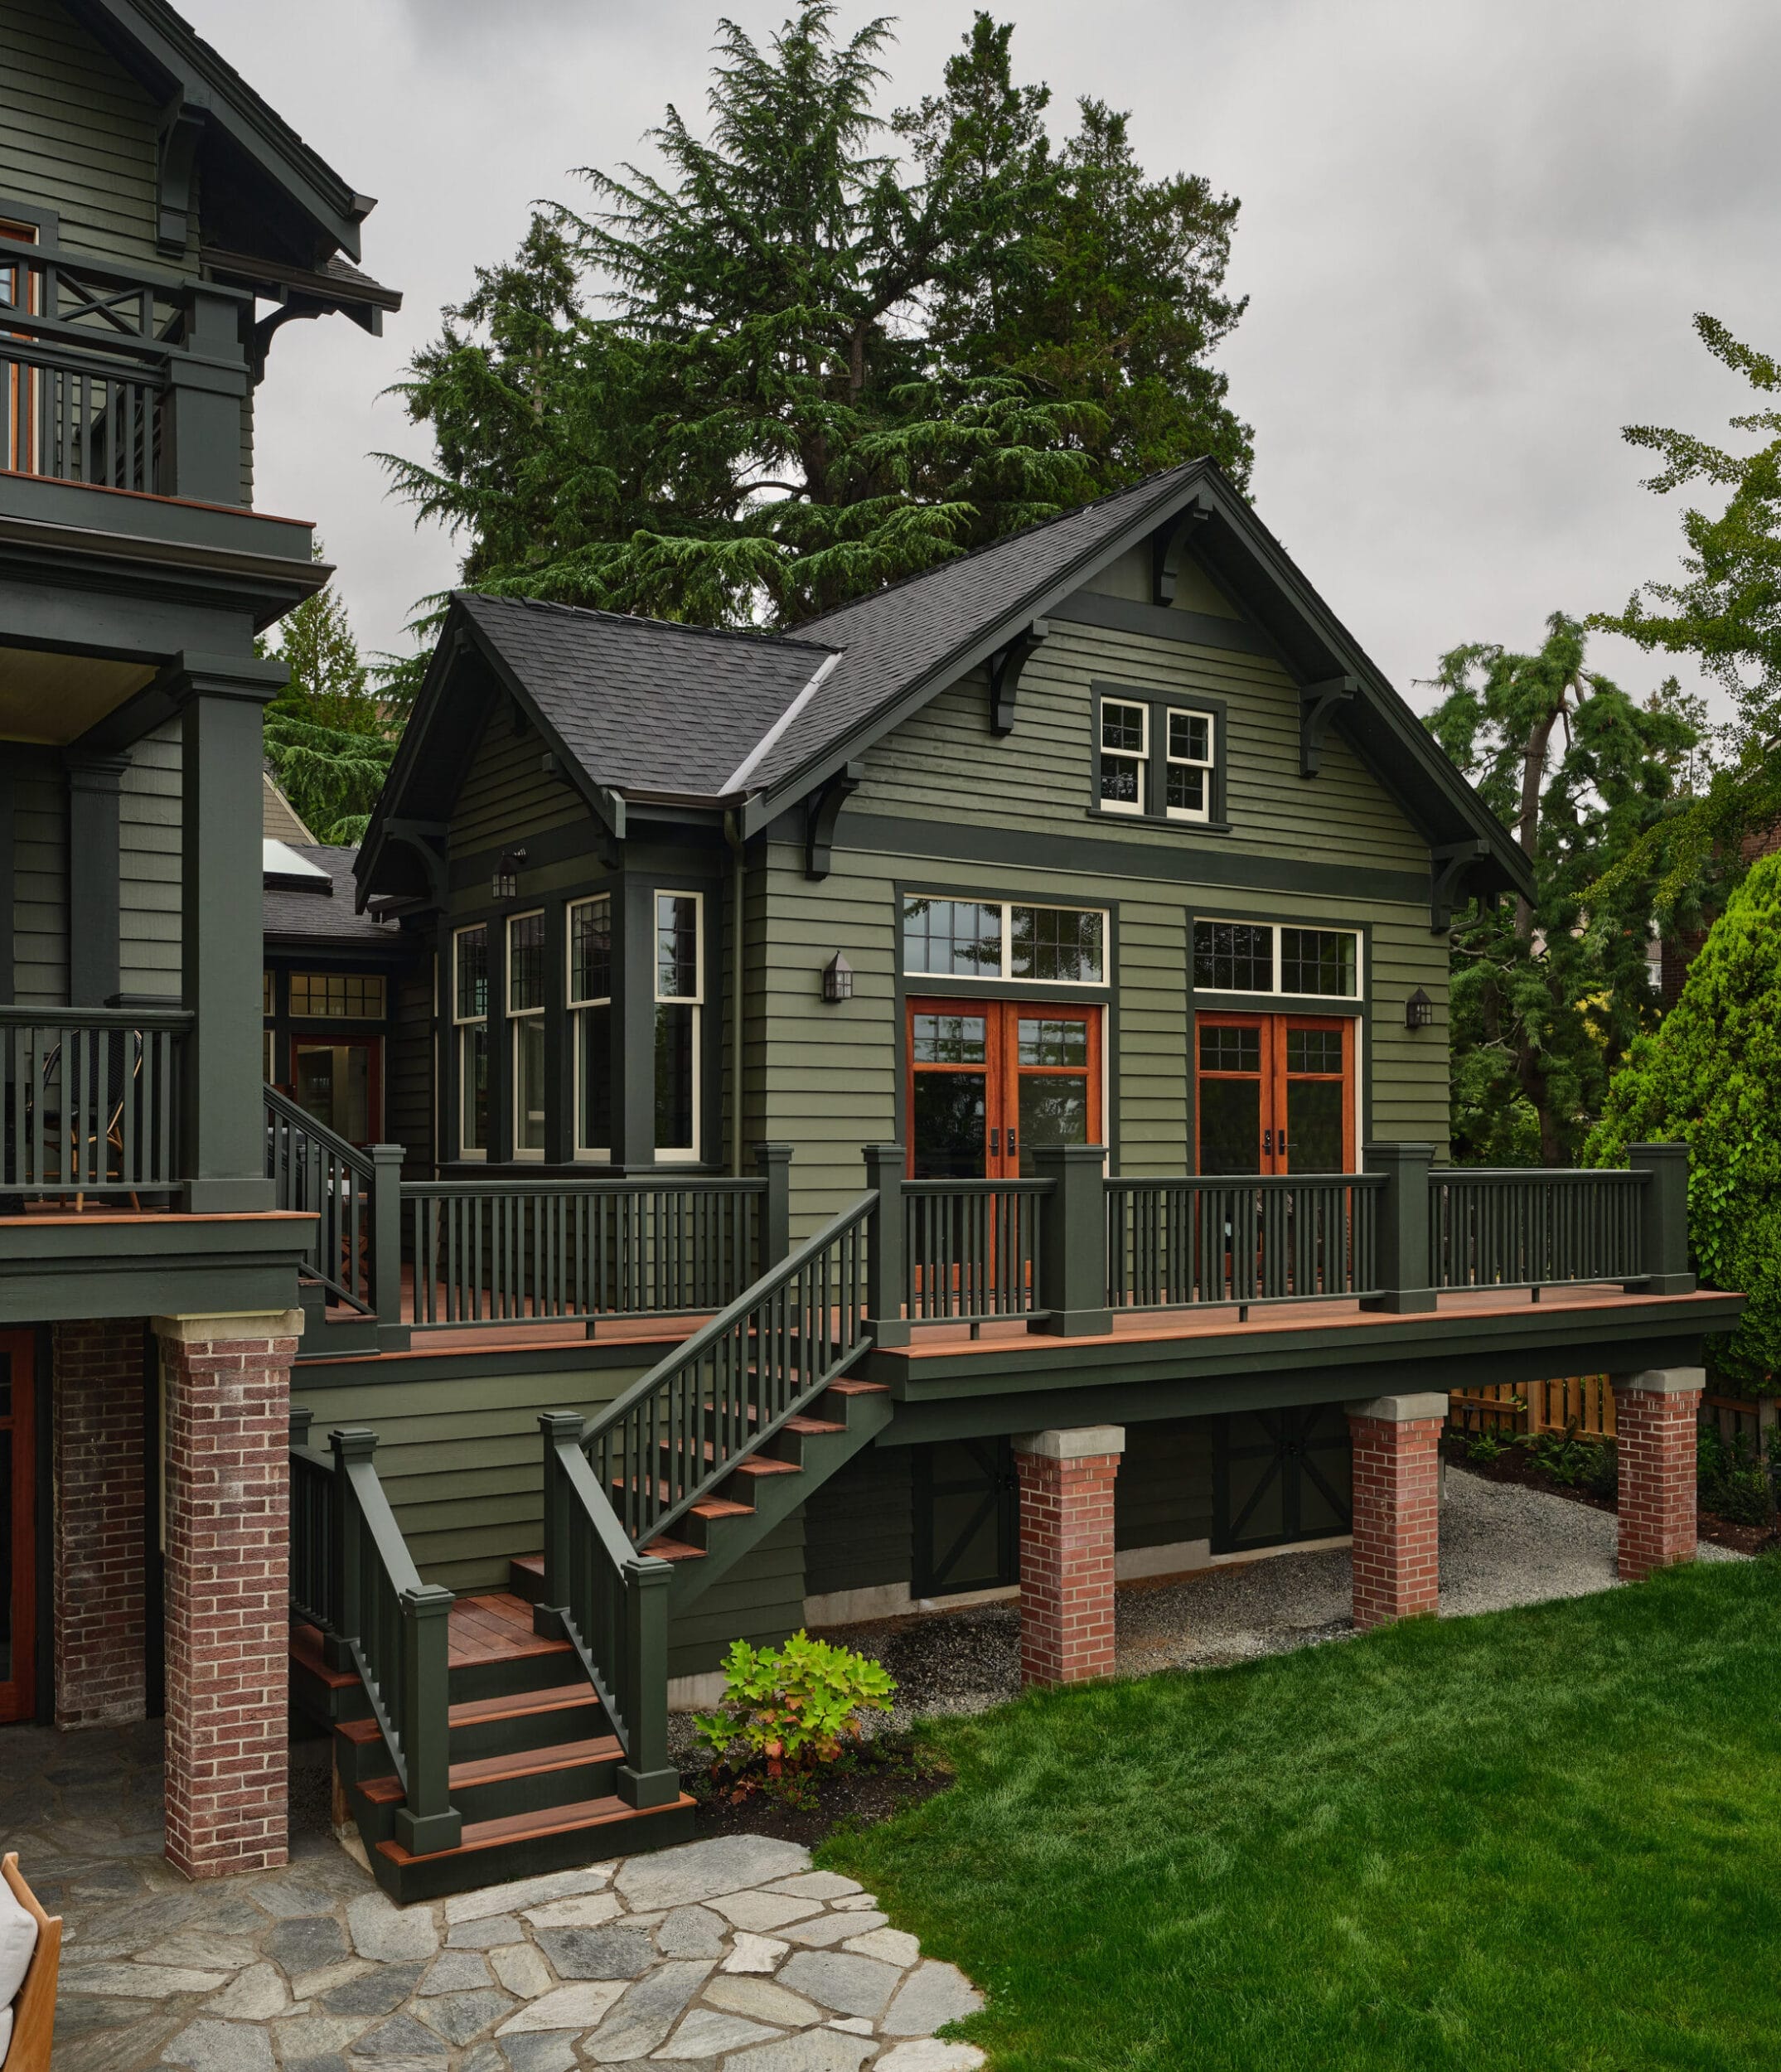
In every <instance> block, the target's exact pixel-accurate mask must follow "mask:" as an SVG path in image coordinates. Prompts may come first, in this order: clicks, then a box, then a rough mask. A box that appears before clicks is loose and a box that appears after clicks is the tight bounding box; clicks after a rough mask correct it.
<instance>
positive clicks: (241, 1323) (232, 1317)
mask: <svg viewBox="0 0 1781 2072" xmlns="http://www.w3.org/2000/svg"><path fill="white" fill-rule="evenodd" d="M148 1328H149V1329H150V1330H151V1331H152V1332H153V1333H154V1334H155V1336H156V1337H157V1339H164V1340H166V1341H167V1342H168V1343H171V1344H174V1345H223V1344H230V1343H235V1341H236V1340H238V1339H240V1340H248V1339H300V1338H301V1337H302V1335H303V1313H302V1310H224V1311H221V1312H220V1313H216V1314H211V1315H210V1316H184V1317H150V1319H148Z"/></svg>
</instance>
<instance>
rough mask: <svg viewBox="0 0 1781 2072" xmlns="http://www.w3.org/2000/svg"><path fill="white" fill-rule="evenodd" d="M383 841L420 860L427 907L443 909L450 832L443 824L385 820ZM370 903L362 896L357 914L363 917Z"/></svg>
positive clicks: (439, 822) (382, 833) (382, 831)
mask: <svg viewBox="0 0 1781 2072" xmlns="http://www.w3.org/2000/svg"><path fill="white" fill-rule="evenodd" d="M379 831H380V834H381V835H383V837H384V839H385V840H386V841H391V842H400V843H401V844H402V845H403V846H404V848H405V849H411V850H413V851H414V854H416V855H417V856H418V857H419V859H420V860H421V865H422V868H423V869H424V870H425V871H426V874H427V900H428V905H429V906H433V907H438V908H443V907H444V906H445V905H446V904H447V893H448V887H447V884H446V870H445V854H446V843H447V841H448V839H449V830H448V828H447V826H446V825H445V822H444V821H409V820H400V819H396V820H387V821H385V822H384V824H383V826H382V828H381V829H380V830H379ZM368 903H369V898H368V895H364V894H361V898H360V901H359V911H360V912H361V913H363V912H364V911H365V907H366V905H367V904H368Z"/></svg>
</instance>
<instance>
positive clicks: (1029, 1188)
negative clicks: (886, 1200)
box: [902, 1179, 1057, 1201]
mask: <svg viewBox="0 0 1781 2072" xmlns="http://www.w3.org/2000/svg"><path fill="white" fill-rule="evenodd" d="M902 1191H903V1195H904V1196H905V1198H907V1197H908V1196H910V1195H913V1196H914V1197H915V1198H916V1199H917V1201H925V1200H928V1199H931V1198H933V1197H934V1196H936V1195H946V1194H1051V1193H1056V1191H1057V1181H1056V1180H1054V1179H1053V1180H1037V1179H1031V1180H1029V1179H1019V1180H980V1179H968V1180H905V1181H904V1182H903V1188H902Z"/></svg>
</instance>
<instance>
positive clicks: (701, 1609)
mask: <svg viewBox="0 0 1781 2072" xmlns="http://www.w3.org/2000/svg"><path fill="white" fill-rule="evenodd" d="M802 1624H804V1521H803V1519H802V1518H801V1517H800V1516H799V1514H798V1513H796V1512H794V1513H792V1514H791V1517H790V1518H786V1519H784V1520H782V1522H781V1523H779V1524H778V1525H776V1526H775V1527H773V1529H772V1532H769V1533H768V1534H767V1537H766V1538H765V1539H763V1540H762V1542H761V1543H760V1545H759V1546H758V1547H752V1548H751V1549H750V1550H749V1552H748V1553H746V1554H745V1555H743V1557H742V1559H741V1560H740V1561H738V1562H737V1564H736V1566H734V1567H733V1569H731V1570H730V1571H728V1573H727V1574H725V1575H724V1576H719V1578H718V1580H717V1581H716V1582H714V1584H712V1585H711V1586H710V1588H709V1590H704V1591H703V1592H702V1593H701V1594H700V1595H699V1596H697V1597H695V1598H694V1600H693V1601H692V1603H691V1604H690V1605H688V1606H687V1607H686V1609H685V1610H684V1611H682V1612H680V1613H679V1614H677V1615H676V1616H675V1619H674V1621H673V1624H671V1625H670V1628H669V1631H668V1673H669V1675H670V1677H695V1676H701V1675H704V1673H707V1672H708V1671H709V1670H712V1669H715V1668H718V1667H719V1664H720V1663H722V1661H723V1659H724V1654H725V1653H726V1651H727V1650H728V1647H729V1644H730V1643H731V1641H733V1640H747V1641H749V1642H752V1643H753V1645H754V1646H756V1647H757V1648H758V1647H767V1646H772V1645H775V1644H777V1643H778V1642H780V1641H782V1640H783V1639H785V1638H786V1635H787V1634H794V1633H796V1631H797V1629H798V1628H799V1627H800V1626H801V1625H802Z"/></svg>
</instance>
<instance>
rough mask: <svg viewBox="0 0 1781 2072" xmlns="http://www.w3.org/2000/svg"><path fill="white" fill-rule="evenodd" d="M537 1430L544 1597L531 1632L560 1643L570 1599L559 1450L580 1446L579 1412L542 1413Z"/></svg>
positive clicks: (566, 1518)
mask: <svg viewBox="0 0 1781 2072" xmlns="http://www.w3.org/2000/svg"><path fill="white" fill-rule="evenodd" d="M538 1429H539V1431H540V1432H542V1433H543V1435H544V1594H543V1595H542V1596H541V1597H540V1599H539V1600H538V1602H537V1603H536V1604H535V1605H533V1607H532V1631H533V1632H534V1633H535V1634H537V1635H538V1637H539V1638H540V1639H541V1640H560V1639H562V1638H563V1613H564V1607H565V1606H566V1605H568V1603H569V1489H568V1486H567V1479H566V1477H565V1476H564V1473H563V1464H562V1461H561V1460H559V1458H558V1449H559V1447H561V1446H578V1445H580V1444H581V1433H582V1420H581V1413H580V1412H579V1411H573V1410H569V1411H564V1410H547V1411H541V1412H540V1415H539V1419H538Z"/></svg>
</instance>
